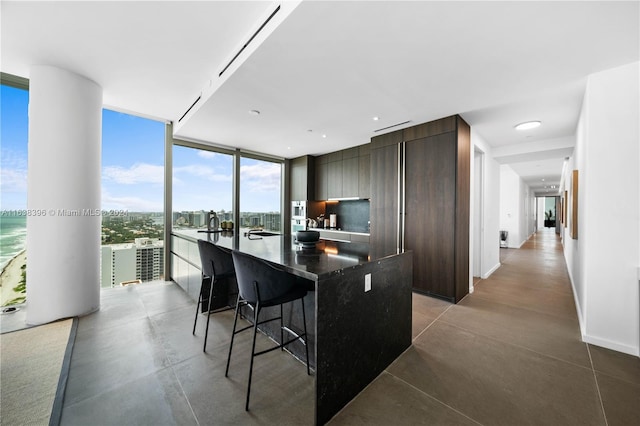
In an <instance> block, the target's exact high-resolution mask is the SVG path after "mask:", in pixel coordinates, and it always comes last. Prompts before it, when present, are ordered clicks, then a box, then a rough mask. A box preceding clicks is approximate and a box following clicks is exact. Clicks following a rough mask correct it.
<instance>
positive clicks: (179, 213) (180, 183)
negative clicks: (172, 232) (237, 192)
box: [171, 145, 233, 229]
mask: <svg viewBox="0 0 640 426" xmlns="http://www.w3.org/2000/svg"><path fill="white" fill-rule="evenodd" d="M172 193H173V199H172V200H173V201H172V210H173V212H172V217H171V223H172V225H173V229H205V228H207V227H208V226H210V225H209V218H210V217H211V218H212V217H213V214H212V213H215V217H216V218H217V220H218V224H220V223H222V222H232V221H233V155H232V154H228V153H223V152H216V151H211V150H208V149H204V148H197V147H189V146H180V145H174V146H173V180H172ZM219 227H220V226H219Z"/></svg>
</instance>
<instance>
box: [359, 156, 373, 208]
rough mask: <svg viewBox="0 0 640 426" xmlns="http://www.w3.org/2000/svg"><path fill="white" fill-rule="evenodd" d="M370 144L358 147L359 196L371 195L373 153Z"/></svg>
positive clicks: (367, 196)
mask: <svg viewBox="0 0 640 426" xmlns="http://www.w3.org/2000/svg"><path fill="white" fill-rule="evenodd" d="M369 145H370V144H365V145H360V146H359V147H358V197H360V198H370V197H371V155H370V151H371V150H370V148H369Z"/></svg>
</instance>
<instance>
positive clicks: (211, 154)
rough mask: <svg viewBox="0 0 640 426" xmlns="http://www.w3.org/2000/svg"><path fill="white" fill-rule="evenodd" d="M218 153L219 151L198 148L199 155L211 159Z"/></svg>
mask: <svg viewBox="0 0 640 426" xmlns="http://www.w3.org/2000/svg"><path fill="white" fill-rule="evenodd" d="M216 155H218V153H216V152H211V151H205V150H202V149H200V150H198V157H201V158H207V159H209V158H214V157H215V156H216Z"/></svg>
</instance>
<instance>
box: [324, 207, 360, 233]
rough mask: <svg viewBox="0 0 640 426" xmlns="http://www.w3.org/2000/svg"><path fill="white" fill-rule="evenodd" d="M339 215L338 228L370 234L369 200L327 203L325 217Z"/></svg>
mask: <svg viewBox="0 0 640 426" xmlns="http://www.w3.org/2000/svg"><path fill="white" fill-rule="evenodd" d="M330 214H335V215H337V219H338V228H340V229H342V230H343V231H349V232H365V233H369V217H370V207H369V200H349V201H339V202H337V203H331V202H328V203H326V209H325V215H324V217H326V218H327V219H328V218H329V215H330Z"/></svg>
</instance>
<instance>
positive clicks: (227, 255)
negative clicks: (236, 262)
mask: <svg viewBox="0 0 640 426" xmlns="http://www.w3.org/2000/svg"><path fill="white" fill-rule="evenodd" d="M198 250H199V252H200V262H201V264H202V284H201V285H200V296H199V297H198V304H197V305H196V318H195V319H194V320H193V332H192V334H196V323H197V322H198V311H199V310H200V307H201V306H202V312H204V311H205V309H206V310H207V327H206V330H205V333H204V346H203V348H202V351H203V352H206V350H207V337H208V336H209V317H210V316H211V313H212V312H213V313H217V312H222V311H228V310H229V309H233V307H230V306H228V301H227V300H225V301H224V304H225V305H227V306H224V307H222V308H214V309H211V308H212V306H213V302H214V298H215V297H216V296H215V294H214V292H213V289H214V287H215V286H216V285H220V284H222V282H223V281H224V280H228V279H229V278H232V277H234V276H235V270H234V267H233V259H232V258H231V252H230V251H229V250H225V249H223V248H222V247H220V246H217V245H215V244H213V243H212V242H210V241H205V240H198ZM227 284H228V281H227ZM225 295H227V292H225Z"/></svg>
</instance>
